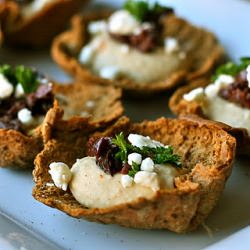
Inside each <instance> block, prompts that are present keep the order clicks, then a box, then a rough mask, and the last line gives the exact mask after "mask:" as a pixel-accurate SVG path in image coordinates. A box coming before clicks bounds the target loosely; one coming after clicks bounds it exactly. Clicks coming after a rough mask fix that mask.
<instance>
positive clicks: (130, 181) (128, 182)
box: [121, 174, 134, 188]
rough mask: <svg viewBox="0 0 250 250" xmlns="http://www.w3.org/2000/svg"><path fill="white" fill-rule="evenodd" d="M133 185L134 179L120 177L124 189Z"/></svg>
mask: <svg viewBox="0 0 250 250" xmlns="http://www.w3.org/2000/svg"><path fill="white" fill-rule="evenodd" d="M133 183H134V179H133V177H131V176H129V175H126V174H125V175H122V177H121V184H122V186H123V187H124V188H128V187H131V186H132V185H133Z"/></svg>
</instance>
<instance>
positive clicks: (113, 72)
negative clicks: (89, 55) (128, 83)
mask: <svg viewBox="0 0 250 250" xmlns="http://www.w3.org/2000/svg"><path fill="white" fill-rule="evenodd" d="M99 74H100V76H101V77H103V78H106V79H111V80H113V79H115V78H116V77H117V76H118V75H119V74H120V71H119V69H118V68H117V67H116V66H106V67H104V68H102V69H101V70H100V72H99Z"/></svg>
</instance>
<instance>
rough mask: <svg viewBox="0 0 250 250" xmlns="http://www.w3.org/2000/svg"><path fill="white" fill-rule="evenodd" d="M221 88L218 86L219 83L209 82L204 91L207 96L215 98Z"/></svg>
mask: <svg viewBox="0 0 250 250" xmlns="http://www.w3.org/2000/svg"><path fill="white" fill-rule="evenodd" d="M219 90H220V88H219V87H218V85H215V84H213V83H212V84H209V85H208V86H207V87H206V88H205V89H204V93H205V95H206V96H207V97H209V98H213V97H215V96H217V94H218V92H219Z"/></svg>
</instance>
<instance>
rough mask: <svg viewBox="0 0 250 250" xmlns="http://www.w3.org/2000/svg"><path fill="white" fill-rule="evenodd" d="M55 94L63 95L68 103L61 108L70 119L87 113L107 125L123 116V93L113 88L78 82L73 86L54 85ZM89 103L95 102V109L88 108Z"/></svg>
mask: <svg viewBox="0 0 250 250" xmlns="http://www.w3.org/2000/svg"><path fill="white" fill-rule="evenodd" d="M53 92H54V93H55V95H56V96H57V94H59V95H63V96H65V97H66V98H67V99H68V101H67V102H65V103H64V102H63V101H62V102H61V103H60V101H59V103H60V106H61V107H62V108H63V109H64V113H65V114H66V115H67V116H68V117H72V116H81V115H80V113H81V112H83V111H86V112H88V113H89V114H90V119H91V120H92V121H94V122H97V123H100V124H107V123H110V122H112V121H114V120H116V119H118V118H119V117H120V116H122V114H123V112H124V109H123V106H122V103H121V98H122V91H121V89H119V88H115V87H112V86H100V85H96V84H89V83H84V82H82V81H81V82H80V81H77V82H75V83H73V84H67V85H60V84H54V86H53ZM88 101H94V107H93V108H88V107H86V103H87V102H88Z"/></svg>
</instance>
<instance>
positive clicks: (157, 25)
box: [109, 8, 174, 53]
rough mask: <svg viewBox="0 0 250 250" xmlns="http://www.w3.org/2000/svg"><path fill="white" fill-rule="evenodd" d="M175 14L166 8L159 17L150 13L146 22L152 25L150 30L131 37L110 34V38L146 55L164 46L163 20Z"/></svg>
mask: <svg viewBox="0 0 250 250" xmlns="http://www.w3.org/2000/svg"><path fill="white" fill-rule="evenodd" d="M172 13H174V11H173V9H171V8H166V10H165V11H164V12H163V13H161V14H160V15H158V14H157V13H149V14H148V16H147V17H146V18H145V21H146V22H149V23H150V24H152V27H150V28H144V29H142V30H141V32H140V33H138V34H130V35H119V34H114V33H109V34H110V36H111V37H112V38H113V39H115V40H117V41H119V42H122V43H126V44H128V45H129V46H131V47H132V48H136V49H138V50H139V51H141V52H143V53H146V52H151V51H153V50H155V49H156V48H157V47H158V46H160V45H161V44H162V36H161V33H162V29H163V24H162V19H163V18H164V17H165V16H166V15H167V14H172Z"/></svg>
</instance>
